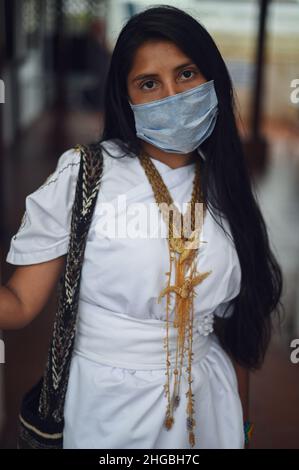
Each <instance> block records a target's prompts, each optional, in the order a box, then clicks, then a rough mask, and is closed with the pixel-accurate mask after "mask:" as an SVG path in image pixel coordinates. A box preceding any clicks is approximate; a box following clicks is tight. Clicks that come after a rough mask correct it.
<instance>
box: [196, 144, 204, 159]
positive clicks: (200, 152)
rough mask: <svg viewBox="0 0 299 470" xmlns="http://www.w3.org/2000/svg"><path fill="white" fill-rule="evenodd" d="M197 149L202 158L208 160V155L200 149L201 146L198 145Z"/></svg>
mask: <svg viewBox="0 0 299 470" xmlns="http://www.w3.org/2000/svg"><path fill="white" fill-rule="evenodd" d="M196 151H197V153H198V154H199V155H200V156H201V158H202V159H203V160H206V156H205V154H204V153H203V151H202V150H201V149H200V147H197V149H196Z"/></svg>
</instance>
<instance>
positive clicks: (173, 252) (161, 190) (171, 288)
mask: <svg viewBox="0 0 299 470" xmlns="http://www.w3.org/2000/svg"><path fill="white" fill-rule="evenodd" d="M140 163H141V164H142V166H143V168H144V170H145V172H146V174H147V176H148V179H149V181H150V183H151V185H152V188H153V191H154V195H155V199H156V202H157V203H158V204H161V203H162V202H166V203H167V204H168V209H167V211H166V209H165V205H163V204H161V205H159V209H160V210H161V213H162V216H163V218H164V221H165V222H166V224H167V225H168V228H169V232H168V246H169V258H170V270H169V272H167V273H166V275H167V276H168V283H167V287H166V288H164V289H162V291H161V292H160V294H159V297H158V303H159V302H160V301H161V299H162V297H164V296H166V337H165V338H164V347H165V348H166V374H165V375H167V381H166V384H165V385H164V389H165V396H166V397H167V409H166V416H165V421H164V425H165V427H166V429H167V430H170V429H171V428H172V426H173V424H174V416H173V413H174V410H175V409H176V408H177V407H178V406H179V404H180V384H181V376H182V367H183V363H184V353H185V351H187V352H188V367H187V372H188V383H189V387H188V391H187V393H186V396H187V398H188V400H187V408H186V411H187V419H186V427H187V431H188V433H189V443H190V445H191V446H192V447H194V445H195V434H194V427H195V424H196V423H195V419H194V417H193V415H194V398H193V397H194V394H193V392H192V382H193V380H192V357H193V355H194V354H193V352H192V342H193V319H194V302H193V299H194V296H195V295H196V294H195V291H194V288H195V287H196V286H197V285H198V284H200V283H201V282H202V281H203V280H204V279H205V278H206V277H208V276H209V274H210V273H211V272H212V271H208V272H205V273H198V272H197V271H196V264H197V263H196V258H197V254H198V248H199V234H200V230H201V226H200V227H197V228H196V229H195V203H196V202H199V200H200V198H201V192H200V180H199V163H197V166H196V173H195V178H194V181H193V191H192V197H191V202H190V203H189V205H188V206H189V207H188V210H187V213H186V215H184V217H183V216H182V214H180V213H179V211H178V209H177V208H176V206H175V205H174V204H173V201H172V198H171V196H170V194H169V191H168V189H167V187H166V186H165V184H164V182H163V180H162V178H161V176H160V174H159V172H158V171H157V169H156V167H155V166H154V164H153V163H152V162H151V160H150V159H149V156H148V154H147V153H143V154H142V155H141V156H140ZM190 205H191V211H190ZM200 205H201V208H202V214H201V215H202V216H203V217H204V215H205V206H204V205H203V204H200ZM169 209H172V211H173V213H170V212H169ZM190 212H191V215H190ZM203 217H202V219H203ZM178 221H180V223H181V225H180V227H179V229H178V227H177V224H178ZM200 221H201V222H202V220H200ZM173 222H174V227H173ZM186 222H189V225H187V224H186ZM190 224H191V233H190ZM186 225H187V228H188V227H189V229H188V230H189V237H185V236H183V235H182V227H184V230H185V229H186ZM173 228H175V231H176V233H175V234H174V230H173ZM174 235H176V236H174ZM177 235H179V236H178V237H177ZM173 264H175V284H174V285H170V283H171V275H172V270H173ZM188 269H189V270H190V274H189V275H188V276H187V271H188ZM171 293H174V294H175V296H176V301H175V318H174V322H173V326H174V328H176V329H177V330H178V332H177V344H176V357H175V368H174V371H173V373H174V390H173V394H172V399H171V398H170V378H169V368H170V366H171V363H170V358H169V307H170V294H171ZM186 342H187V347H185V343H186ZM178 362H179V365H178Z"/></svg>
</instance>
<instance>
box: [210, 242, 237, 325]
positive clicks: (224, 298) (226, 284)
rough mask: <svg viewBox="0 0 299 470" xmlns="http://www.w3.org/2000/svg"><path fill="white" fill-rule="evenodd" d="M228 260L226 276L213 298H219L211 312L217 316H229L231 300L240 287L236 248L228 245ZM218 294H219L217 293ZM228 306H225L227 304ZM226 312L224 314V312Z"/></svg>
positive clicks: (231, 307)
mask: <svg viewBox="0 0 299 470" xmlns="http://www.w3.org/2000/svg"><path fill="white" fill-rule="evenodd" d="M229 249H230V262H229V265H228V269H227V273H226V276H224V277H223V280H222V283H221V284H220V285H219V288H218V289H217V292H216V296H215V300H216V299H217V297H219V299H220V298H221V300H219V301H218V302H217V300H216V302H217V303H218V305H217V304H216V305H217V307H216V308H215V310H214V311H213V313H214V314H215V315H216V316H218V317H224V318H229V317H230V316H231V315H232V314H233V308H234V307H233V304H231V302H230V301H231V300H232V299H234V298H235V297H237V296H238V294H239V293H240V289H241V266H240V261H239V257H238V253H237V251H236V249H235V248H234V247H233V246H232V245H230V248H229ZM217 294H219V295H217ZM228 305H229V307H228V308H227V306H228ZM225 310H226V313H225V315H224V312H225Z"/></svg>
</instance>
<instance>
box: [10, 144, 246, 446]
mask: <svg viewBox="0 0 299 470" xmlns="http://www.w3.org/2000/svg"><path fill="white" fill-rule="evenodd" d="M104 147H105V151H104V152H103V155H104V173H103V177H102V182H101V187H100V192H99V194H98V198H97V202H96V207H95V211H94V214H93V218H92V222H91V226H90V229H89V232H88V238H87V244H86V249H85V255H84V262H83V267H82V275H81V285H80V300H79V309H78V322H77V332H76V341H75V348H74V352H73V356H72V362H71V369H70V377H69V383H68V389H67V394H66V401H65V409H64V417H65V428H64V436H63V438H64V448H95V449H100V448H106V449H113V448H119V449H134V448H135V449H137V448H143V449H154V448H156V449H158V448H161V449H163V448H164V449H166V448H168V449H190V448H191V447H190V444H189V442H188V433H187V430H186V403H187V402H186V396H185V392H186V390H187V388H186V387H187V384H188V382H187V375H186V373H185V372H183V376H182V384H181V403H180V405H179V407H178V408H177V409H176V410H175V412H174V419H175V422H174V425H173V427H172V429H170V430H167V429H166V428H165V427H164V426H163V423H164V418H165V411H166V405H167V399H166V397H165V394H164V385H165V381H166V375H165V371H166V368H165V363H166V356H165V354H166V353H165V349H163V344H162V342H163V338H164V337H165V329H164V330H163V326H165V324H166V322H165V319H166V313H165V297H164V298H163V300H162V302H161V303H158V302H157V297H158V295H159V293H160V291H161V289H162V288H163V287H165V286H166V274H165V273H166V272H167V271H168V270H169V252H168V245H167V240H166V239H165V238H163V237H152V238H146V237H142V236H141V237H139V238H138V237H137V238H136V236H132V234H133V235H134V229H133V225H134V224H132V226H131V229H132V232H130V235H128V234H127V235H126V236H123V237H121V236H119V237H113V235H112V234H111V233H110V232H109V230H107V225H106V226H105V227H103V224H102V221H103V217H104V216H105V217H106V220H108V221H110V222H111V220H114V221H115V222H123V217H124V214H126V211H125V210H124V206H123V205H122V202H121V203H120V199H119V198H118V197H119V196H122V197H124V198H125V199H126V204H127V206H126V207H129V206H128V204H132V206H130V207H134V206H133V204H135V203H143V207H144V205H145V206H149V204H153V203H154V201H155V199H154V195H153V192H152V188H151V186H150V183H149V182H148V180H147V177H146V175H145V173H144V169H143V168H142V167H141V165H140V162H139V160H138V158H132V157H130V156H128V155H126V156H125V157H124V158H121V159H116V158H112V157H111V156H110V155H109V153H110V154H112V155H114V156H119V155H122V151H121V150H120V148H119V147H118V145H117V143H116V141H114V140H109V141H105V142H104ZM108 152H109V153H108ZM199 158H200V157H199ZM79 160H80V155H79V152H78V151H77V150H75V149H70V150H67V151H66V152H64V153H63V154H62V155H61V156H60V158H59V161H58V164H57V167H56V170H55V172H54V173H53V174H51V175H50V176H49V177H48V178H47V180H46V182H45V183H44V184H43V185H42V186H41V187H39V188H38V189H37V190H36V191H34V192H33V193H31V194H29V195H28V196H27V198H26V211H25V214H24V217H23V220H22V223H21V225H20V228H19V230H18V232H17V233H16V235H15V236H14V237H12V239H11V244H10V249H9V252H8V254H7V258H6V261H7V262H9V263H11V264H14V265H28V264H34V263H40V262H44V261H48V260H51V259H54V258H57V257H58V256H61V255H63V254H65V253H67V249H68V241H69V232H70V222H71V209H72V203H73V200H74V196H75V187H76V179H77V175H78V169H79ZM152 161H153V162H154V164H155V165H156V167H157V169H158V170H159V172H160V174H161V176H162V178H163V180H164V182H165V184H166V185H167V187H168V189H169V191H170V193H171V195H172V198H173V200H174V202H175V203H176V204H177V205H179V208H180V210H182V204H183V202H188V201H189V200H190V198H191V192H192V182H193V175H194V164H191V165H187V166H184V167H180V168H176V169H172V168H170V167H169V166H168V165H166V164H164V163H162V162H160V161H158V160H156V159H152ZM105 203H110V206H109V207H110V208H111V207H113V208H114V209H115V211H114V213H112V214H110V216H109V217H107V213H105V214H104V212H105V211H104V212H103V208H105ZM111 203H112V205H111ZM135 207H138V204H136V206H135ZM155 208H156V210H157V212H159V211H158V208H157V207H156V206H155ZM183 212H184V210H183ZM113 214H114V215H113ZM131 215H132V214H131ZM127 216H128V220H129V221H130V220H131V219H130V215H129V214H127ZM135 216H136V213H135ZM138 220H139V219H138ZM223 223H224V225H225V228H226V230H227V231H228V233H230V230H229V226H228V223H227V221H225V220H223ZM121 225H122V224H121V223H120V224H119V226H121ZM142 228H144V226H142ZM110 229H111V227H110ZM162 230H163V226H162ZM143 233H144V232H143ZM201 240H202V241H205V242H207V243H203V244H202V245H201V246H200V249H199V255H198V271H199V272H205V271H212V273H211V274H210V275H209V276H208V277H207V278H206V279H205V280H204V281H203V282H202V283H201V284H199V285H197V286H196V294H197V295H196V297H195V299H194V302H195V324H194V325H195V327H194V328H195V330H194V331H195V332H196V333H194V339H193V343H194V344H193V347H194V351H195V356H194V359H193V363H192V378H193V383H192V391H193V393H194V409H195V414H194V418H195V421H196V427H195V439H196V445H195V448H198V449H200V448H201V449H208V448H219V449H223V448H244V434H243V414H242V406H241V401H240V397H239V394H238V385H237V378H236V374H235V370H234V367H233V364H232V362H231V360H230V358H229V356H228V355H227V354H226V353H225V351H224V350H223V348H222V347H221V345H220V344H219V341H218V339H217V337H216V335H215V333H214V332H213V318H214V315H219V316H221V315H222V313H223V310H224V307H225V306H226V305H227V303H228V302H229V301H230V300H231V299H233V298H234V297H235V296H237V295H238V293H239V291H240V281H241V268H240V264H239V259H238V256H237V253H236V250H235V247H234V243H233V242H232V240H231V238H229V237H228V236H227V235H225V233H224V232H223V230H222V229H221V228H220V227H219V225H218V224H217V223H216V222H215V221H214V219H213V217H212V215H211V214H210V213H209V211H207V213H206V217H205V220H204V225H203V230H202V234H201ZM172 314H173V311H172ZM230 314H231V311H230ZM170 319H171V320H172V319H173V316H170ZM173 330H174V329H173ZM174 338H175V337H174V333H173V332H172V336H171V337H170V339H171V341H172V343H170V344H171V345H172V346H171V347H174ZM170 377H171V383H173V374H172V369H171V376H170ZM171 390H172V388H171Z"/></svg>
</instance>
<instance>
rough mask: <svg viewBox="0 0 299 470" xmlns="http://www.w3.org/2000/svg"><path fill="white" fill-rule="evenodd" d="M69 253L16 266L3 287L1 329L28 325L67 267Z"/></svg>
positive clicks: (44, 303)
mask: <svg viewBox="0 0 299 470" xmlns="http://www.w3.org/2000/svg"><path fill="white" fill-rule="evenodd" d="M65 259H66V256H65V255H63V256H60V257H59V258H56V259H53V260H50V261H46V262H44V263H37V264H33V265H27V266H19V267H18V268H16V269H15V271H14V273H13V274H12V276H11V278H10V279H9V281H8V282H7V283H6V285H5V286H0V329H3V330H9V329H18V328H23V327H24V326H26V325H28V324H29V323H30V322H31V321H32V320H33V319H34V318H35V317H36V316H37V315H38V314H39V313H40V312H41V311H42V310H43V308H44V307H45V305H46V303H47V302H48V300H49V297H50V295H51V294H52V292H53V290H54V288H55V286H56V284H57V281H58V279H59V276H60V275H61V274H62V271H63V269H64V266H65Z"/></svg>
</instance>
